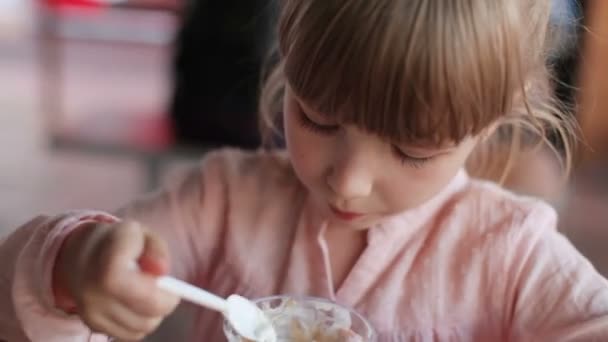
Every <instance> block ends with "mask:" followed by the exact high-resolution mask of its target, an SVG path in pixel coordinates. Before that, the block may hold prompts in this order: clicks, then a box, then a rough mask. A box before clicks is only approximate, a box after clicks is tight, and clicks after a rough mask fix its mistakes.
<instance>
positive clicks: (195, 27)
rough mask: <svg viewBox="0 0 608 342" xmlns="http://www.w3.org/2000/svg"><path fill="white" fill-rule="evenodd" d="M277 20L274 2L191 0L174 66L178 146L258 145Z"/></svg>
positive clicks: (246, 146) (173, 116) (265, 0)
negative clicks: (262, 90) (263, 78)
mask: <svg viewBox="0 0 608 342" xmlns="http://www.w3.org/2000/svg"><path fill="white" fill-rule="evenodd" d="M273 18H274V2H273V1H268V0H190V2H189V4H188V6H187V7H186V9H185V13H184V19H183V20H184V21H183V26H182V28H181V30H180V32H179V36H178V39H177V43H176V44H177V45H176V49H177V52H176V56H175V66H174V82H175V83H174V87H175V88H174V94H173V95H174V96H173V102H172V106H171V115H172V119H173V121H174V129H175V136H176V138H177V140H178V142H181V143H186V144H196V145H201V144H202V145H205V146H209V145H211V146H216V145H220V146H221V145H232V146H237V147H241V148H256V147H258V146H260V141H261V139H260V135H259V132H258V125H257V103H258V101H257V99H258V94H259V86H260V73H261V72H260V70H261V68H262V64H263V63H264V60H265V57H266V55H267V51H268V49H269V42H270V41H271V39H272V38H271V37H272V34H271V33H272V30H273V26H274V24H273Z"/></svg>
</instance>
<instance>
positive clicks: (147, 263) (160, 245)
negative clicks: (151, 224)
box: [137, 231, 169, 276]
mask: <svg viewBox="0 0 608 342" xmlns="http://www.w3.org/2000/svg"><path fill="white" fill-rule="evenodd" d="M137 262H138V263H139V267H140V268H141V270H142V271H144V272H145V273H149V274H152V275H155V276H161V275H164V274H166V273H167V272H168V271H169V249H168V248H167V244H166V242H165V241H164V240H163V239H161V238H160V237H159V236H158V235H156V234H154V233H152V232H149V231H146V232H145V236H144V248H143V251H142V253H141V255H140V256H139V259H138V260H137Z"/></svg>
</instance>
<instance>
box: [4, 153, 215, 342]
mask: <svg viewBox="0 0 608 342" xmlns="http://www.w3.org/2000/svg"><path fill="white" fill-rule="evenodd" d="M224 187H225V182H224V178H223V172H222V160H221V158H220V157H219V156H218V155H217V154H212V155H210V156H209V157H207V158H205V160H204V161H203V164H202V167H199V168H195V169H192V170H191V171H190V172H189V173H188V174H187V175H185V176H184V177H181V179H180V180H177V181H175V182H173V183H172V184H170V185H169V186H168V187H167V188H165V189H163V190H161V191H159V192H157V193H154V194H151V195H148V196H146V197H144V198H141V199H139V200H137V201H135V202H133V203H131V204H129V205H127V206H125V207H124V208H123V209H121V210H119V211H118V212H117V213H116V214H115V215H112V214H109V213H103V212H95V211H74V212H68V213H64V214H61V215H57V216H53V217H50V216H41V217H38V218H35V219H33V220H31V221H30V222H28V223H27V224H25V225H23V226H22V227H20V228H18V229H17V230H16V231H15V232H14V233H13V234H11V235H9V236H7V237H5V238H4V239H3V240H1V241H0V269H2V273H1V275H0V298H1V300H2V303H3V305H2V307H1V308H0V341H3V340H7V341H28V340H29V341H49V342H54V341H107V340H108V338H107V337H105V336H101V335H96V334H93V333H91V331H89V329H87V327H86V326H85V325H84V324H83V323H82V322H81V321H80V319H78V317H76V316H70V315H67V314H66V313H64V312H62V311H60V310H58V309H56V305H55V298H54V296H53V294H52V292H53V291H52V287H51V284H52V270H53V267H54V265H55V261H56V258H57V254H58V251H59V249H60V247H61V245H62V243H63V241H64V240H65V238H66V237H67V236H68V235H69V234H70V233H71V232H72V231H73V230H75V229H77V228H78V227H81V226H82V227H84V224H86V223H90V222H115V221H119V220H122V219H126V218H128V219H132V220H136V221H139V222H141V223H142V224H144V225H145V226H147V227H148V228H149V229H151V230H153V231H155V232H157V233H158V234H159V235H160V236H161V237H162V238H163V239H165V241H166V242H167V243H168V245H169V246H170V251H171V273H172V274H173V275H174V276H176V277H179V278H182V279H185V280H187V281H191V280H192V279H194V278H196V277H197V275H198V273H199V272H204V270H205V269H206V268H207V267H208V266H209V265H211V264H212V262H213V261H212V260H211V259H212V258H213V255H215V252H214V251H215V250H216V249H217V248H218V246H217V245H218V244H219V237H220V236H221V234H220V231H221V228H222V222H223V218H224V216H225V209H224V207H225V204H224V203H225V202H226V198H225V197H226V195H225V191H224ZM83 229H85V228H83Z"/></svg>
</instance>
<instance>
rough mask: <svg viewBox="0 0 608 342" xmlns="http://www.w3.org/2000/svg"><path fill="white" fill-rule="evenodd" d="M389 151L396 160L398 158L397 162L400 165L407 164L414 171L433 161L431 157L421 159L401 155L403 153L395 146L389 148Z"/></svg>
mask: <svg viewBox="0 0 608 342" xmlns="http://www.w3.org/2000/svg"><path fill="white" fill-rule="evenodd" d="M391 150H392V151H393V154H394V155H395V156H396V157H397V158H399V161H400V162H401V163H402V164H408V165H410V166H412V167H414V168H416V169H419V168H421V167H423V166H424V165H425V164H426V163H428V162H429V161H431V160H432V159H433V157H423V158H417V157H412V156H410V155H407V154H405V153H403V151H401V150H400V149H399V148H398V147H397V146H391Z"/></svg>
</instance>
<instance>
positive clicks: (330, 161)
mask: <svg viewBox="0 0 608 342" xmlns="http://www.w3.org/2000/svg"><path fill="white" fill-rule="evenodd" d="M284 102H285V105H284V123H285V135H286V140H287V149H288V151H289V154H290V158H291V161H292V164H293V167H294V169H295V172H296V173H297V175H298V177H299V178H300V180H301V181H302V182H303V183H304V185H305V186H306V187H307V188H308V189H309V190H310V192H311V193H312V195H313V197H314V198H315V200H316V202H317V204H319V205H320V206H321V208H323V210H324V211H325V212H326V213H327V215H328V216H329V217H330V220H333V221H336V222H338V223H340V224H346V225H348V226H350V227H353V228H367V227H370V226H371V225H373V224H375V223H377V222H378V221H379V220H380V219H382V218H383V217H386V216H390V215H393V214H397V213H399V212H401V211H404V210H407V209H410V208H414V207H416V206H418V205H420V204H422V203H423V202H425V201H426V200H428V199H430V198H431V197H433V196H434V195H435V194H437V193H438V192H439V191H441V189H443V188H444V187H445V186H446V185H447V184H448V183H449V182H450V180H451V179H452V178H453V177H454V176H455V175H456V173H457V172H458V171H459V170H460V169H461V168H462V167H463V165H464V163H465V161H466V159H467V157H468V156H469V154H470V153H471V151H472V150H473V148H474V147H475V145H476V143H477V141H478V138H470V139H466V140H464V141H463V142H461V143H460V144H458V145H453V146H445V147H442V148H436V147H434V148H425V147H413V146H401V145H394V144H391V143H390V142H388V141H384V140H382V139H380V138H379V137H377V136H375V135H371V134H367V133H365V132H363V131H361V130H359V129H358V128H357V127H355V126H351V125H340V124H338V123H337V122H331V121H330V119H328V118H326V117H325V116H323V115H321V114H320V113H315V112H314V111H312V110H310V109H309V108H308V107H307V106H306V104H305V103H302V102H301V101H300V100H299V99H297V98H296V97H295V96H294V95H293V93H292V92H291V91H290V90H289V89H287V90H286V93H285V101H284Z"/></svg>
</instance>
